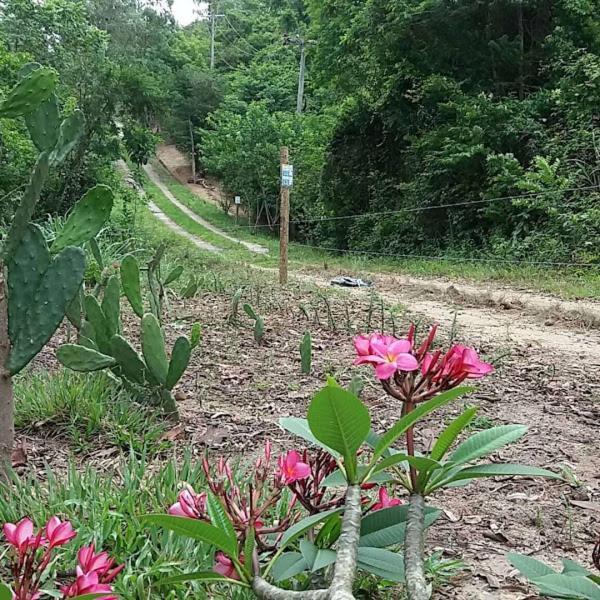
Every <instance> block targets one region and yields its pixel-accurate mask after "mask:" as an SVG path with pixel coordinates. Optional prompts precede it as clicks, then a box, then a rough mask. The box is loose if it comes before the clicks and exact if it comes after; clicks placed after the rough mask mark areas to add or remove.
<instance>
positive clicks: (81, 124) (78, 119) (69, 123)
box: [50, 110, 85, 165]
mask: <svg viewBox="0 0 600 600" xmlns="http://www.w3.org/2000/svg"><path fill="white" fill-rule="evenodd" d="M84 129H85V117H84V116H83V113H82V112H81V111H80V110H76V111H74V112H73V113H72V114H71V115H69V116H68V117H67V118H66V119H65V120H64V121H63V122H62V123H61V124H60V129H59V131H58V140H57V142H56V146H55V147H54V150H53V151H52V153H51V154H50V164H51V165H57V164H59V163H61V162H63V160H65V158H67V155H68V154H69V152H71V150H73V148H75V146H76V145H77V142H79V139H80V138H81V136H82V135H83V131H84Z"/></svg>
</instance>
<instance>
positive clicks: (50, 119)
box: [25, 94, 60, 152]
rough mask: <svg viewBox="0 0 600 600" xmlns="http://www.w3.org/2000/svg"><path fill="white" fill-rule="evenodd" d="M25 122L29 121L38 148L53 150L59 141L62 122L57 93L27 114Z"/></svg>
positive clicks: (32, 136)
mask: <svg viewBox="0 0 600 600" xmlns="http://www.w3.org/2000/svg"><path fill="white" fill-rule="evenodd" d="M25 123H27V129H28V130H29V135H30V136H31V139H32V141H33V143H34V144H35V145H36V147H37V149H38V150H39V151H40V152H45V151H50V150H52V149H53V148H54V146H56V142H57V141H58V131H59V123H60V116H59V113H58V100H57V98H56V95H55V94H52V96H50V98H48V100H46V101H45V102H42V103H41V104H40V105H39V106H38V107H37V109H36V110H34V111H33V112H32V113H29V114H28V115H25Z"/></svg>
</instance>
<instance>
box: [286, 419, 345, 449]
mask: <svg viewBox="0 0 600 600" xmlns="http://www.w3.org/2000/svg"><path fill="white" fill-rule="evenodd" d="M279 425H280V426H281V427H283V428H284V429H285V430H286V431H289V432H290V433H293V434H294V435H297V436H298V437H301V438H302V439H303V440H306V441H307V442H309V443H310V444H313V445H315V446H318V447H319V448H323V450H327V452H329V453H331V454H332V455H333V456H335V457H339V455H340V454H339V452H336V451H335V450H333V449H332V448H329V446H326V445H325V444H322V443H321V442H320V441H319V440H318V439H317V438H316V437H315V436H314V435H313V434H312V432H311V430H310V427H309V426H308V421H307V420H306V419H302V418H300V417H284V418H282V419H279Z"/></svg>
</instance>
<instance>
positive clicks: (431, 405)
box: [373, 387, 473, 461]
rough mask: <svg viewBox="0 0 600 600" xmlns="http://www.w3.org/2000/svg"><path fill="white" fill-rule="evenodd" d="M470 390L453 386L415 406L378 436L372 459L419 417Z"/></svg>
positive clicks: (379, 454) (382, 452)
mask: <svg viewBox="0 0 600 600" xmlns="http://www.w3.org/2000/svg"><path fill="white" fill-rule="evenodd" d="M471 391H473V388H469V387H458V388H454V389H453V390H448V391H447V392H444V393H443V394H440V395H439V396H436V397H435V398H432V399H431V400H429V401H427V402H423V404H420V405H419V406H417V408H415V410H413V411H411V412H410V413H408V414H407V415H405V416H404V417H402V418H401V419H400V420H399V421H398V422H397V423H396V424H395V425H394V426H393V427H392V428H391V429H389V430H388V431H386V433H385V434H383V435H382V436H381V437H380V438H379V442H378V443H377V446H375V450H374V452H373V461H376V460H377V459H379V458H380V457H381V456H383V454H384V452H385V451H386V450H387V449H388V448H389V447H390V446H391V445H392V444H394V443H395V442H396V440H397V439H398V438H399V437H400V436H401V435H402V434H404V433H405V432H406V431H407V429H410V428H411V427H412V426H413V425H414V424H415V423H416V422H417V421H418V420H419V419H422V418H423V417H425V416H426V415H428V414H429V413H431V412H433V411H434V410H436V409H438V408H440V406H443V405H444V404H448V402H451V401H452V400H454V399H456V398H458V397H459V396H462V395H463V394H467V393H469V392H471Z"/></svg>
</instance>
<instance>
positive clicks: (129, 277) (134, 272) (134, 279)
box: [121, 254, 144, 318]
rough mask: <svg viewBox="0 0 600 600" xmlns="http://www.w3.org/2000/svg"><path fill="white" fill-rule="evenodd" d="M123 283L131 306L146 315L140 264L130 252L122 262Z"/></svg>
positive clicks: (136, 312) (140, 315)
mask: <svg viewBox="0 0 600 600" xmlns="http://www.w3.org/2000/svg"><path fill="white" fill-rule="evenodd" d="M121 285H122V286H123V292H125V296H127V300H129V304H131V308H133V312H135V314H136V315H137V316H138V317H140V318H142V317H143V316H144V304H143V302H142V290H141V287H140V265H139V264H138V261H137V260H136V259H135V257H134V256H131V254H128V255H127V256H126V257H125V258H124V259H123V261H122V262H121Z"/></svg>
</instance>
